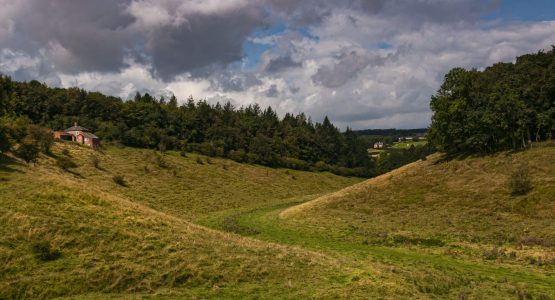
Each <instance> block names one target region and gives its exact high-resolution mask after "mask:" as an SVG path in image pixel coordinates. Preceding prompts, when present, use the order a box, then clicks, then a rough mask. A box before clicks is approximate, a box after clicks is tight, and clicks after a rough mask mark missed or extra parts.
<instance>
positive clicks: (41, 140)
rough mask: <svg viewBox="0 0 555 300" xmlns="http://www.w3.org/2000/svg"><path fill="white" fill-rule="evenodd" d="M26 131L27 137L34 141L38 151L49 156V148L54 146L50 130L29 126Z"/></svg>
mask: <svg viewBox="0 0 555 300" xmlns="http://www.w3.org/2000/svg"><path fill="white" fill-rule="evenodd" d="M27 131H28V135H29V137H31V138H32V139H33V140H34V141H35V143H36V144H37V146H38V147H39V149H40V150H41V151H42V152H43V153H44V154H49V153H50V148H52V145H54V137H53V136H52V133H51V132H50V130H48V129H45V128H42V127H40V126H37V125H29V127H28V129H27Z"/></svg>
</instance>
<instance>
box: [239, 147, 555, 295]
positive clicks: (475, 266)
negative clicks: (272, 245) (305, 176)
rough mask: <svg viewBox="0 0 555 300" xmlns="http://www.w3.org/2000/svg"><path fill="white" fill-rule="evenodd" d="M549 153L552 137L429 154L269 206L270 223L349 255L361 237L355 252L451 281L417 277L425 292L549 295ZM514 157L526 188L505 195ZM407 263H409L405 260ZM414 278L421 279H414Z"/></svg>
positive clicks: (553, 240)
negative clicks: (527, 146)
mask: <svg viewBox="0 0 555 300" xmlns="http://www.w3.org/2000/svg"><path fill="white" fill-rule="evenodd" d="M554 157H555V147H554V145H553V144H544V145H542V146H540V147H536V148H533V149H531V150H529V151H525V152H519V153H512V154H509V153H502V154H499V155H496V156H491V157H474V158H466V159H464V160H442V159H441V158H440V157H439V156H437V155H436V156H435V157H432V158H430V159H428V160H427V161H419V162H416V163H413V164H411V165H408V166H405V167H403V168H400V169H398V170H395V171H393V172H391V173H388V174H385V175H383V176H380V177H377V178H374V179H370V180H368V181H366V182H363V183H360V184H357V185H354V186H352V187H349V188H346V189H344V190H342V191H339V192H336V193H332V194H329V195H326V196H323V197H320V198H318V199H316V200H314V201H310V202H307V203H304V204H301V205H298V206H294V207H291V208H289V209H286V210H285V211H280V210H277V211H274V212H273V213H274V214H276V213H279V214H280V217H281V218H283V219H280V218H278V217H277V216H276V217H275V218H274V219H273V221H270V222H279V223H280V224H281V226H282V228H285V227H288V228H303V230H305V231H306V232H311V235H312V236H321V237H322V239H328V240H336V241H338V242H339V243H343V244H344V245H345V246H346V247H350V250H351V252H352V253H354V252H356V249H357V248H358V247H359V246H357V245H365V246H364V247H366V250H361V251H363V252H366V253H371V254H372V255H374V256H375V257H380V255H381V257H383V258H384V259H386V260H387V259H390V258H392V257H396V258H394V260H397V261H405V262H406V263H403V264H401V267H402V268H403V269H404V270H405V271H406V272H412V274H422V276H424V277H425V276H431V277H434V276H435V277H436V280H437V281H446V282H448V281H451V282H452V283H453V286H451V287H449V286H447V287H446V288H441V286H440V289H438V290H437V291H434V288H437V287H436V286H434V285H431V286H429V285H428V286H426V285H425V284H424V285H422V286H423V288H424V289H428V290H430V291H431V293H432V294H437V295H452V296H456V294H453V292H454V291H464V292H465V293H467V294H468V295H477V296H481V297H484V296H488V293H489V296H491V295H495V296H496V297H511V296H514V295H515V294H518V293H521V294H522V295H525V296H526V295H527V294H530V295H534V296H536V297H539V296H541V295H543V296H546V295H550V296H551V297H554V296H555V288H553V287H555V277H554V276H553V275H554V274H555V160H553V158H554ZM521 163H527V164H528V165H529V166H530V170H531V171H530V172H531V177H532V181H533V184H534V189H533V191H531V192H530V193H529V194H528V195H525V196H511V195H510V192H509V190H508V187H507V184H506V183H507V180H508V177H509V174H510V173H511V171H512V170H513V169H514V168H515V166H516V165H518V164H521ZM270 216H271V215H270V214H266V215H265V216H263V217H261V219H258V220H257V222H259V223H262V224H264V222H261V220H262V218H270ZM248 221H249V220H248V218H246V219H245V222H248ZM266 221H268V220H266ZM255 223H256V222H255ZM270 240H272V239H270ZM320 245H321V244H320ZM380 252H382V254H380ZM411 263H412V264H414V267H413V268H412V271H410V270H411V268H410V267H409V268H407V266H408V265H410V264H411ZM393 264H394V265H399V264H397V263H393ZM438 267H439V268H438ZM443 267H446V268H448V269H449V270H450V271H448V272H447V271H445V270H443V271H442V270H441V269H442V268H443ZM426 274H427V275H426ZM414 283H415V285H418V286H421V283H419V280H415V281H414ZM424 283H425V281H424ZM470 283H472V284H470ZM489 296H488V297H489Z"/></svg>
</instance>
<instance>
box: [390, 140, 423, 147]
mask: <svg viewBox="0 0 555 300" xmlns="http://www.w3.org/2000/svg"><path fill="white" fill-rule="evenodd" d="M427 143H428V142H427V141H418V142H399V143H395V144H393V145H392V146H391V148H393V149H408V148H410V146H414V147H421V146H425V145H426V144H427Z"/></svg>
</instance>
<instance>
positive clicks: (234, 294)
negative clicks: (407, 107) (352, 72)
mask: <svg viewBox="0 0 555 300" xmlns="http://www.w3.org/2000/svg"><path fill="white" fill-rule="evenodd" d="M63 147H67V148H68V149H70V151H71V155H72V157H73V158H74V159H75V160H76V161H78V162H79V165H80V167H79V168H77V169H75V170H74V171H75V173H76V174H70V173H67V172H63V171H61V170H59V169H58V168H57V167H55V166H54V165H53V160H52V159H49V158H44V159H43V160H42V161H41V163H40V165H39V166H36V167H31V168H27V167H25V166H23V165H20V164H18V163H15V162H11V163H7V164H6V163H4V164H1V165H0V195H3V196H2V198H1V199H2V201H0V223H1V224H5V225H6V226H0V263H1V264H0V298H2V297H3V296H4V297H6V296H13V295H27V296H30V295H32V296H37V295H39V296H53V295H65V296H69V295H80V297H83V298H97V299H103V298H105V297H106V296H107V294H106V293H109V294H113V295H114V296H115V297H121V296H123V297H127V296H129V295H131V294H133V295H137V294H138V295H149V296H152V297H169V298H175V297H185V298H189V297H201V298H257V297H258V298H260V297H263V298H307V297H315V298H378V297H381V298H423V299H426V298H451V299H452V298H461V299H462V298H465V297H471V298H483V299H490V298H515V296H519V297H527V296H533V297H536V298H537V297H540V296H545V297H551V298H554V297H555V294H554V293H555V290H554V289H553V286H555V276H553V274H554V273H555V272H554V269H555V267H554V264H553V260H552V258H553V253H554V251H553V232H554V230H553V229H554V228H553V226H554V222H553V219H554V217H553V216H554V213H553V210H554V205H553V204H554V203H553V201H554V199H555V197H553V196H554V193H555V191H554V186H555V184H554V182H555V179H554V178H555V174H554V172H555V168H554V165H553V162H552V161H551V158H552V157H554V156H555V155H554V154H555V147H548V146H544V147H541V148H537V149H532V150H531V151H527V152H521V153H516V154H512V155H509V156H505V154H502V155H499V156H496V157H486V158H470V159H467V160H461V161H458V160H452V161H440V160H439V158H438V157H434V158H430V159H428V160H427V161H424V162H422V161H420V162H417V163H414V164H412V165H410V166H406V167H403V168H401V169H399V170H396V171H393V172H392V173H389V174H386V175H384V176H381V177H379V178H375V179H371V180H369V181H366V182H362V183H360V184H357V185H354V186H352V187H350V188H347V189H344V190H341V191H339V192H336V193H332V194H328V195H325V196H322V197H318V195H322V194H325V193H327V192H329V191H333V190H337V189H340V188H342V187H345V186H348V185H351V184H354V183H357V182H359V181H360V180H358V179H348V178H342V177H338V176H334V175H330V174H326V173H307V172H297V171H291V170H274V169H268V168H264V167H259V166H248V165H240V164H236V163H233V162H230V161H227V160H220V159H211V161H210V163H207V158H206V157H202V156H198V157H197V156H196V155H192V154H191V155H190V156H189V157H187V158H181V157H179V156H177V155H174V154H172V153H170V155H168V156H167V157H166V158H165V160H166V165H167V167H162V168H161V167H160V166H158V163H157V162H156V156H155V155H154V154H153V152H152V151H145V150H137V149H127V148H126V149H117V148H110V149H108V151H107V152H106V153H105V154H102V155H101V154H97V155H99V156H100V160H101V163H100V166H101V167H102V168H103V170H98V169H95V168H94V167H93V166H92V165H91V164H90V155H91V153H92V152H91V151H90V150H89V149H86V148H82V147H75V146H67V145H66V146H63ZM55 152H56V153H57V155H61V154H60V152H61V149H60V146H57V147H56V149H55ZM198 158H200V159H201V160H202V161H203V164H199V163H198V162H197V161H198ZM521 161H529V162H530V165H531V168H532V176H533V179H534V185H535V188H534V190H533V191H532V192H531V193H530V194H529V195H527V196H520V197H512V196H509V195H508V191H507V188H506V186H505V181H506V179H507V174H508V173H510V170H511V169H512V166H513V163H514V162H521ZM145 167H146V168H145ZM115 174H124V175H125V178H126V181H127V182H128V185H129V186H128V187H127V188H125V187H120V186H118V185H116V184H115V183H114V182H113V181H112V176H113V175H115ZM313 199H316V200H314V201H311V200H313ZM301 203H305V204H301ZM299 204H300V205H299ZM191 221H192V222H195V223H200V224H205V225H208V226H210V227H213V228H215V229H219V230H220V231H216V230H213V229H208V228H206V227H202V226H198V225H194V224H193V223H190V222H191ZM222 231H231V232H235V233H239V234H242V235H248V236H251V237H254V238H256V239H252V238H250V237H241V236H240V235H236V234H228V233H223V232H222ZM40 240H48V241H51V243H52V244H53V245H54V246H55V247H57V248H60V249H61V251H62V258H61V259H59V260H55V261H51V262H41V261H39V260H37V259H35V258H34V257H33V254H32V251H31V245H32V244H33V243H35V242H36V241H40ZM513 252H514V253H513ZM484 255H486V256H487V257H488V258H489V259H485V258H484ZM545 297H544V298H543V299H548V298H545Z"/></svg>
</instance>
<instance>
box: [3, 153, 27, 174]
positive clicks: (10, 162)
mask: <svg viewBox="0 0 555 300" xmlns="http://www.w3.org/2000/svg"><path fill="white" fill-rule="evenodd" d="M15 165H19V166H23V164H22V163H21V162H19V161H17V160H15V159H14V158H12V157H9V156H7V155H5V154H3V153H0V172H18V173H23V172H22V171H20V170H17V169H14V168H13V166H15Z"/></svg>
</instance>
